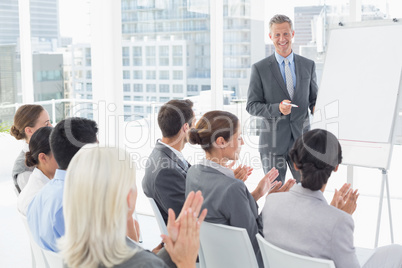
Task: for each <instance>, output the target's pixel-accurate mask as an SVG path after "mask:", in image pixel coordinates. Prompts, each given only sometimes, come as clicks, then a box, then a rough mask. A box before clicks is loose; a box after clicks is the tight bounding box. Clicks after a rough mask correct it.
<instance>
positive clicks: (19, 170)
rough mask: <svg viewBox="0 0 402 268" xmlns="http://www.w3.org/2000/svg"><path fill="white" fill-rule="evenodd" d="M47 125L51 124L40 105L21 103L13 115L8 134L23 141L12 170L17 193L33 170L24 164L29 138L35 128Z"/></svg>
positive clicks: (25, 183)
mask: <svg viewBox="0 0 402 268" xmlns="http://www.w3.org/2000/svg"><path fill="white" fill-rule="evenodd" d="M48 126H50V127H51V126H52V124H50V119H49V114H48V113H47V111H46V110H45V109H43V107H42V106H40V105H33V104H26V105H22V106H21V107H20V108H18V110H17V112H16V113H15V115H14V123H13V125H12V126H11V129H10V134H11V135H12V136H14V137H15V138H16V139H17V140H24V141H25V143H24V147H23V148H22V151H21V153H20V154H19V155H18V157H17V159H16V160H15V162H14V166H13V170H12V177H13V182H14V186H15V188H16V190H17V192H18V193H20V192H21V191H22V189H24V187H25V185H27V183H28V178H29V176H30V175H31V173H32V171H33V167H27V166H26V165H25V153H26V152H28V151H29V147H28V144H29V140H30V139H31V137H32V135H33V134H34V132H35V131H36V130H37V129H39V128H41V127H48Z"/></svg>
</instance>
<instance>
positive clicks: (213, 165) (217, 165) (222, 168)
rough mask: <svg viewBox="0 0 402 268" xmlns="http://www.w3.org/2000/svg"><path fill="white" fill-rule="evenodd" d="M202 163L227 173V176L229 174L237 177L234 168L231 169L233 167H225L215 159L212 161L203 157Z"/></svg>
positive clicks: (224, 173)
mask: <svg viewBox="0 0 402 268" xmlns="http://www.w3.org/2000/svg"><path fill="white" fill-rule="evenodd" d="M200 165H203V166H207V167H210V168H213V169H215V170H217V171H219V172H220V173H222V174H223V175H226V176H228V177H230V178H233V179H235V176H234V173H233V170H231V169H229V168H227V167H223V166H221V165H219V164H218V163H216V162H214V161H211V160H208V159H206V158H203V159H202V160H201V162H200Z"/></svg>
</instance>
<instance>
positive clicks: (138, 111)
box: [134, 106, 144, 113]
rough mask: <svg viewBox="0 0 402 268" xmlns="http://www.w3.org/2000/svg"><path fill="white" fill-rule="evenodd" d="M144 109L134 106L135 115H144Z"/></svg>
mask: <svg viewBox="0 0 402 268" xmlns="http://www.w3.org/2000/svg"><path fill="white" fill-rule="evenodd" d="M143 112H144V107H143V106H134V113H143Z"/></svg>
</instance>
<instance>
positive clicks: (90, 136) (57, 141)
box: [50, 117, 98, 170]
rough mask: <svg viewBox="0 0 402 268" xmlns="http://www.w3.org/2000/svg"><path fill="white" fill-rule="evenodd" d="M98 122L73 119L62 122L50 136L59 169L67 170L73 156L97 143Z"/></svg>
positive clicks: (51, 146)
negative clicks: (83, 148) (89, 145)
mask: <svg viewBox="0 0 402 268" xmlns="http://www.w3.org/2000/svg"><path fill="white" fill-rule="evenodd" d="M97 133H98V127H97V125H96V122H95V121H93V120H89V119H86V118H80V117H72V118H67V119H64V120H62V121H60V122H59V123H58V124H57V125H56V126H55V128H54V129H53V131H52V134H51V135H50V148H51V149H52V152H53V156H54V158H55V159H56V162H57V164H58V165H59V169H62V170H66V169H67V167H68V165H69V164H70V161H71V159H72V158H73V156H74V155H75V154H76V153H77V152H78V150H79V149H80V148H81V147H82V146H84V145H85V144H88V143H95V142H97V138H96V134H97Z"/></svg>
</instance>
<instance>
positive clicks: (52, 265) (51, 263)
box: [42, 249, 63, 268]
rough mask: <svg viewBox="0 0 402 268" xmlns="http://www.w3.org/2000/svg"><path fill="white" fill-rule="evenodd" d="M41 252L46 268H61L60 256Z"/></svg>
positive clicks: (51, 252) (48, 251)
mask: <svg viewBox="0 0 402 268" xmlns="http://www.w3.org/2000/svg"><path fill="white" fill-rule="evenodd" d="M42 252H43V255H44V256H45V261H46V265H47V266H46V267H49V268H63V258H62V257H61V255H60V254H58V253H56V252H53V251H50V250H46V249H42Z"/></svg>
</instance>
